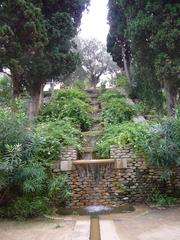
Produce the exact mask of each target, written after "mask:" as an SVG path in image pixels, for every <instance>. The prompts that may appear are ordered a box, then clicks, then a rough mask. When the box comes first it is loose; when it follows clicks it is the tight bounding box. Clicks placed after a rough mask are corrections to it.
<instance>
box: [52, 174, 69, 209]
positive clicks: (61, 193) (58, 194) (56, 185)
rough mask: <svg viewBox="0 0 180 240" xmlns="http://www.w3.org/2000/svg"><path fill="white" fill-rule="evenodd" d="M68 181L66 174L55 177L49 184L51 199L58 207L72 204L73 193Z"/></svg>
mask: <svg viewBox="0 0 180 240" xmlns="http://www.w3.org/2000/svg"><path fill="white" fill-rule="evenodd" d="M67 180H68V176H67V175H66V174H60V175H58V176H55V177H54V178H53V179H52V180H51V182H50V184H49V192H48V195H49V198H50V200H51V202H52V203H53V204H55V206H57V207H65V206H68V204H69V203H70V200H71V196H72V193H71V189H70V186H69V185H68V183H67Z"/></svg>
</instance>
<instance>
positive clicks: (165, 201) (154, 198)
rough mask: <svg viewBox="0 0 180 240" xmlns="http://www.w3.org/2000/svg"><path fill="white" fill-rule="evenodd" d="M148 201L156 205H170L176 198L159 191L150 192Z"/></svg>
mask: <svg viewBox="0 0 180 240" xmlns="http://www.w3.org/2000/svg"><path fill="white" fill-rule="evenodd" d="M148 201H149V202H150V203H153V204H155V205H156V206H158V207H159V206H171V205H173V204H174V203H175V202H176V198H174V197H173V196H169V195H167V194H162V193H160V192H159V191H156V192H155V193H153V194H151V196H150V197H149V199H148Z"/></svg>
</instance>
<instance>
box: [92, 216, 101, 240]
mask: <svg viewBox="0 0 180 240" xmlns="http://www.w3.org/2000/svg"><path fill="white" fill-rule="evenodd" d="M100 235H101V234H100V225H99V216H98V215H92V216H91V225H90V240H101V236H100Z"/></svg>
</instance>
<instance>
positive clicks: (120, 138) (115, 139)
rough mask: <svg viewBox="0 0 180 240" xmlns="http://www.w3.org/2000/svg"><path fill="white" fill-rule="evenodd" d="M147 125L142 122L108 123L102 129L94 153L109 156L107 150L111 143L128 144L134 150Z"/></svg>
mask: <svg viewBox="0 0 180 240" xmlns="http://www.w3.org/2000/svg"><path fill="white" fill-rule="evenodd" d="M146 128H147V126H146V125H144V124H142V123H139V124H137V123H131V122H124V123H122V124H120V125H110V126H108V127H107V128H106V129H104V131H103V133H102V135H101V136H100V138H99V140H98V142H97V145H96V148H95V150H94V151H95V154H96V155H97V156H98V157H103V158H109V150H110V146H111V145H121V146H125V145H128V146H130V147H132V148H134V149H136V150H138V148H139V146H138V144H137V142H139V139H140V138H141V137H142V136H144V135H146V136H147V134H148V133H147V130H146Z"/></svg>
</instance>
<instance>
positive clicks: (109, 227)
mask: <svg viewBox="0 0 180 240" xmlns="http://www.w3.org/2000/svg"><path fill="white" fill-rule="evenodd" d="M100 232H101V240H121V239H120V238H119V237H118V235H117V232H116V228H115V226H114V221H112V220H100Z"/></svg>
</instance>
